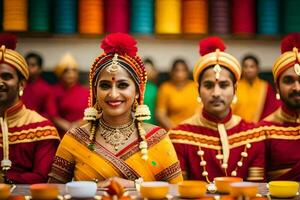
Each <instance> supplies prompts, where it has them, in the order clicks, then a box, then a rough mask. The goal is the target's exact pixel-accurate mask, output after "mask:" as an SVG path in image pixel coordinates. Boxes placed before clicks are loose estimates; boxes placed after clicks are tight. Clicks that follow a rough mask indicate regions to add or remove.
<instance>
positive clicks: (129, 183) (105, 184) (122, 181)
mask: <svg viewBox="0 0 300 200" xmlns="http://www.w3.org/2000/svg"><path fill="white" fill-rule="evenodd" d="M111 181H115V182H117V183H119V184H120V185H121V186H123V187H125V188H134V181H131V180H127V179H123V178H120V177H111V178H108V179H106V180H105V181H100V182H98V187H100V188H105V187H108V186H109V185H110V183H111Z"/></svg>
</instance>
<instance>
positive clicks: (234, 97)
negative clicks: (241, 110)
mask: <svg viewBox="0 0 300 200" xmlns="http://www.w3.org/2000/svg"><path fill="white" fill-rule="evenodd" d="M237 101H238V98H237V96H236V95H234V96H233V99H232V103H233V104H236V103H237Z"/></svg>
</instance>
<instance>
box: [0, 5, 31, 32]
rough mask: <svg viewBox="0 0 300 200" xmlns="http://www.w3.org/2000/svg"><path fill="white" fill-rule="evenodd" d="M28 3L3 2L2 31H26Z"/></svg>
mask: <svg viewBox="0 0 300 200" xmlns="http://www.w3.org/2000/svg"><path fill="white" fill-rule="evenodd" d="M27 10H28V2H27V0H4V1H3V30H4V31H27V29H28V20H27Z"/></svg>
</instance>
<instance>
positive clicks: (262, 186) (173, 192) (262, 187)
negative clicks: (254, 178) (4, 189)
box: [12, 183, 300, 200]
mask: <svg viewBox="0 0 300 200" xmlns="http://www.w3.org/2000/svg"><path fill="white" fill-rule="evenodd" d="M55 185H57V186H58V188H59V190H60V194H61V196H62V197H68V194H67V191H66V187H65V185H64V184H55ZM29 187H30V185H23V184H20V185H16V188H15V189H14V190H13V192H12V194H13V195H24V196H27V197H30V190H29ZM258 191H259V194H261V195H263V196H267V194H268V188H267V184H266V183H259V189H258ZM127 193H128V195H130V196H132V197H133V199H135V198H137V197H139V196H140V195H139V192H137V191H135V190H127ZM104 194H105V192H104V190H103V189H101V188H99V189H98V191H97V196H98V199H99V196H101V195H104ZM168 196H169V197H170V198H171V199H172V198H173V197H175V198H176V197H178V196H179V195H178V190H177V185H176V184H170V190H169V195H168ZM68 198H69V197H68ZM68 198H67V199H68ZM170 198H168V199H170ZM95 199H97V198H95ZM176 199H180V198H176ZM273 199H274V198H272V200H273ZM274 200H275V199H274ZM281 200H282V199H281ZM290 200H300V197H299V195H298V196H296V197H294V198H291V199H290Z"/></svg>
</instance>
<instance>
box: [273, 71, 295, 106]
mask: <svg viewBox="0 0 300 200" xmlns="http://www.w3.org/2000/svg"><path fill="white" fill-rule="evenodd" d="M278 81H279V82H278V86H279V87H278V89H279V93H280V98H281V99H282V101H283V102H284V103H285V105H287V106H288V107H289V108H291V109H300V77H299V76H298V75H297V74H296V73H295V71H294V68H293V67H290V68H288V69H287V70H285V71H284V72H283V73H282V74H281V76H280V77H279V79H278Z"/></svg>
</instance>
